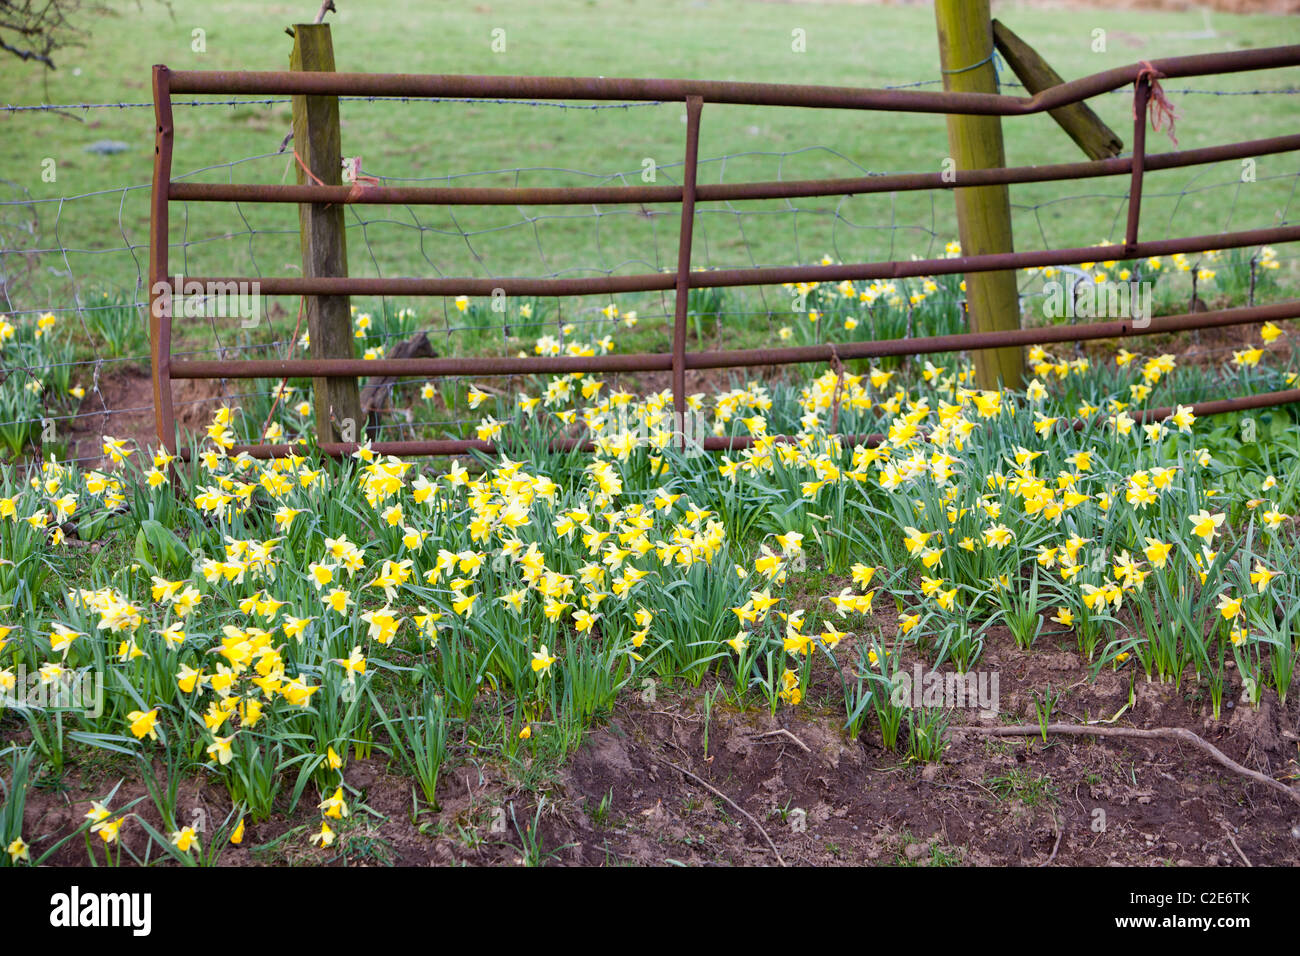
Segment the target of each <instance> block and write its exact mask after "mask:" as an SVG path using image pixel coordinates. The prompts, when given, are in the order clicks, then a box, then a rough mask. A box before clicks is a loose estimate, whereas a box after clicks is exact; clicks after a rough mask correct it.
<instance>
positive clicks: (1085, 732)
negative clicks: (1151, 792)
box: [948, 724, 1300, 803]
mask: <svg viewBox="0 0 1300 956" xmlns="http://www.w3.org/2000/svg"><path fill="white" fill-rule="evenodd" d="M948 729H949V730H952V731H963V732H965V733H968V734H983V735H984V736H986V737H1039V736H1042V735H1043V734H1044V733H1048V734H1061V735H1063V736H1071V737H1126V738H1129V739H1135V740H1181V741H1183V742H1184V743H1189V744H1191V745H1192V746H1194V747H1198V748H1200V749H1201V750H1203V751H1205V753H1207V754H1209V755H1210V756H1211V757H1212V758H1214V761H1215V762H1216V763H1218V764H1221V765H1222V766H1224V767H1227V768H1228V769H1229V770H1231V771H1233V772H1234V773H1239V774H1241V775H1242V776H1243V777H1246V778H1248V779H1250V780H1253V781H1255V782H1256V783H1259V784H1263V785H1264V786H1266V787H1268V788H1270V789H1272V790H1277V791H1278V792H1280V793H1284V794H1286V795H1287V796H1288V797H1290V798H1291V799H1292V800H1294V801H1295V802H1296V803H1300V790H1297V789H1295V788H1294V787H1288V786H1287V785H1286V784H1284V783H1282V782H1281V781H1279V780H1274V779H1273V778H1272V777H1269V776H1267V775H1265V774H1262V773H1260V772H1259V771H1258V770H1251V769H1250V768H1249V767H1243V766H1242V765H1241V764H1239V763H1237V761H1235V760H1233V759H1232V758H1231V757H1229V756H1228V755H1227V754H1225V753H1224V752H1223V751H1222V750H1220V749H1219V748H1218V747H1216V746H1214V744H1212V743H1210V742H1209V741H1208V740H1205V739H1204V738H1202V737H1200V736H1198V735H1197V734H1194V733H1192V732H1191V731H1190V730H1187V729H1186V728H1183V727H1153V728H1151V729H1150V730H1142V729H1139V728H1137V727H1101V726H1097V725H1095V724H1087V725H1084V724H1047V725H1046V726H1039V725H1038V724H1016V725H1012V726H1007V727H978V726H964V727H961V726H953V727H949V728H948Z"/></svg>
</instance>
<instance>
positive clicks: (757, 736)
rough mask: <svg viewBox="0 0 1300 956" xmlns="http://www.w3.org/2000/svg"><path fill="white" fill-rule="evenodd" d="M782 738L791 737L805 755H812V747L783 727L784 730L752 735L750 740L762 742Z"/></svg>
mask: <svg viewBox="0 0 1300 956" xmlns="http://www.w3.org/2000/svg"><path fill="white" fill-rule="evenodd" d="M782 736H784V737H789V738H790V739H791V740H793V741H794V742H795V743H796V744H798V745H799V748H800V749H801V750H802V751H803V752H804V753H806V754H810V753H812V748H811V747H809V746H808V745H807V744H806V743H804V742H803V741H802V740H800V739H799V738H798V737H796V736H795V735H794V734H792V733H790V731H788V730H786V729H785V728H784V727H782V728H781V729H779V730H769V731H767V732H766V733H762V734H751V735H750V739H751V740H762V739H763V738H764V737H782Z"/></svg>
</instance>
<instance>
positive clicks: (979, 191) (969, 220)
mask: <svg viewBox="0 0 1300 956" xmlns="http://www.w3.org/2000/svg"><path fill="white" fill-rule="evenodd" d="M934 10H935V18H936V21H937V23H938V27H939V62H940V65H941V67H942V69H943V85H944V89H945V90H953V91H958V92H969V93H996V92H997V71H996V68H995V67H994V65H993V28H992V25H991V23H990V20H989V0H936V2H935V5H934ZM948 148H949V150H950V152H951V158H952V159H953V160H954V161H955V162H956V168H957V169H958V170H969V169H996V168H998V167H1002V166H1005V165H1006V152H1005V150H1004V149H1003V145H1002V120H1001V118H1000V117H997V116H961V115H956V114H949V115H948ZM955 195H956V199H957V230H958V235H959V237H960V239H961V251H962V254H963V255H984V254H987V253H995V252H1012V251H1014V250H1013V248H1012V238H1011V199H1010V193H1009V192H1008V191H1007V187H1006V186H968V187H965V188H962V189H957V190H955ZM966 302H967V308H968V310H969V313H970V324H971V330H972V331H977V332H991V331H995V330H997V331H1004V330H1008V329H1018V328H1020V295H1019V292H1018V291H1017V289H1016V274H1015V272H1014V271H1006V272H980V273H970V274H968V275H967V276H966ZM975 379H976V382H977V383H978V384H979V386H980V387H981V388H986V389H993V388H997V387H998V386H999V385H1002V386H1005V387H1008V388H1019V387H1020V386H1021V384H1022V382H1023V379H1024V356H1023V355H1022V353H1021V350H1020V349H1018V348H1003V349H984V350H981V351H978V352H976V353H975Z"/></svg>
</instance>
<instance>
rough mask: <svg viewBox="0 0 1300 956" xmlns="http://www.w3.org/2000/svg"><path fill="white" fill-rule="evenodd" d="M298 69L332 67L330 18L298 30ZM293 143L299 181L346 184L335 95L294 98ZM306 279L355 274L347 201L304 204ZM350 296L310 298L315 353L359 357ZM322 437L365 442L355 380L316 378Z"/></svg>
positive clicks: (293, 59) (294, 61)
mask: <svg viewBox="0 0 1300 956" xmlns="http://www.w3.org/2000/svg"><path fill="white" fill-rule="evenodd" d="M289 68H290V69H291V70H312V71H323V72H333V70H334V46H333V43H332V42H331V40H330V28H329V25H328V24H325V23H299V24H296V25H295V26H294V28H293V53H292V55H291V56H290V58H289ZM293 143H294V151H295V155H296V156H297V160H298V161H297V162H296V163H295V165H296V166H297V168H298V183H299V184H300V185H304V184H313V183H314V184H317V185H326V186H339V185H342V183H343V170H342V164H343V152H342V149H343V147H342V134H341V132H340V129H339V101H338V97H336V96H295V97H293ZM298 226H299V231H300V234H301V241H302V272H303V275H305V276H346V275H347V274H348V245H347V234H346V233H345V231H344V228H343V206H342V204H327V203H303V204H301V205H299V207H298ZM348 306H349V302H348V297H347V296H346V295H315V296H308V297H307V332H308V334H309V335H310V336H311V354H312V357H314V358H349V359H350V358H355V357H356V356H355V355H354V351H353V339H352V314H351V309H350V308H349V307H348ZM312 392H313V402H314V404H315V408H316V435H317V440H318V441H320V442H339V441H344V442H352V441H361V440H362V439H361V433H362V430H363V428H364V419H363V418H362V414H361V395H360V392H359V390H358V388H357V380H356V379H355V378H316V379H313V380H312Z"/></svg>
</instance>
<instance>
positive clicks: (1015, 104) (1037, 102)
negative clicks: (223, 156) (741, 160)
mask: <svg viewBox="0 0 1300 956" xmlns="http://www.w3.org/2000/svg"><path fill="white" fill-rule="evenodd" d="M1293 66H1300V45H1293V46H1283V47H1271V48H1267V49H1260V50H1246V51H1235V52H1227V53H1213V54H1202V55H1196V56H1185V57H1172V58H1167V59H1162V60H1155V61H1152V62H1149V63H1143V64H1133V65H1131V66H1125V67H1117V68H1115V69H1112V70H1107V71H1105V72H1102V73H1097V74H1094V75H1092V76H1088V77H1083V78H1080V79H1077V80H1073V81H1070V82H1067V83H1062V84H1060V85H1058V86H1054V87H1051V88H1050V89H1047V90H1044V91H1042V92H1040V93H1038V94H1036V95H1033V96H1024V97H1020V96H1008V95H1003V94H984V93H957V92H941V91H921V90H880V89H865V88H854V87H829V86H804V85H791V84H768V83H739V82H708V81H699V80H664V79H623V78H614V77H586V78H583V77H527V76H500V77H498V76H458V75H426V74H370V73H326V72H291V71H273V72H243V71H173V70H170V69H169V68H168V67H166V66H162V65H159V66H155V67H154V69H153V93H154V107H155V115H156V118H157V130H156V144H155V150H154V153H155V155H154V175H153V195H152V215H151V229H150V256H149V281H150V348H151V356H152V364H153V389H154V407H155V417H156V423H157V431H158V439H159V442H160V443H161V444H162V445H163V446H164V447H165V448H167V449H168V450H169V451H172V452H181V451H183V450H182V449H179V448H178V444H177V434H176V420H175V415H174V411H173V407H172V391H171V383H172V380H174V379H186V378H190V379H203V378H207V379H212V378H289V377H316V378H328V377H344V378H352V377H358V378H359V377H362V376H369V375H381V376H428V377H432V376H446V375H513V374H536V373H543V374H545V373H563V372H587V373H609V372H646V371H667V372H669V373H671V380H672V392H673V406H674V411H675V413H676V416H677V419H676V420H677V429H678V430H679V432H680V431H681V429H682V425H683V415H684V410H685V401H686V396H685V376H686V372H687V371H688V370H692V369H707V368H734V367H744V366H770V365H783V364H793V363H806V362H830V361H832V360H848V359H856V358H877V357H883V356H901V355H920V354H930V353H937V352H952V351H962V350H978V349H988V348H997V347H1007V346H1026V345H1044V344H1049V343H1053V342H1065V341H1084V340H1088V339H1099V338H1117V337H1123V336H1130V335H1151V334H1160V333H1170V332H1182V331H1189V330H1193V329H1202V328H1212V327H1223V326H1231V325H1245V324H1251V323H1260V322H1265V321H1274V320H1284V319H1293V318H1297V317H1300V299H1290V300H1287V301H1284V302H1279V303H1274V304H1271V305H1266V306H1254V307H1243V308H1233V309H1222V310H1216V311H1211V312H1199V313H1191V314H1184V315H1175V316H1165V317H1162V318H1160V319H1153V320H1151V321H1150V322H1149V324H1147V325H1146V326H1138V325H1136V324H1135V323H1134V322H1133V321H1131V320H1119V321H1113V322H1098V323H1092V324H1089V325H1071V326H1049V327H1045V328H1037V329H1021V330H1013V331H1000V332H984V333H965V334H958V335H947V336H929V337H918V338H907V339H894V340H877V341H869V342H853V343H844V344H837V345H830V344H824V345H809V346H795V347H780V348H759V349H731V350H721V351H695V352H692V351H688V350H687V348H686V342H687V334H686V333H687V318H688V296H689V293H690V290H691V289H696V288H712V287H733V286H761V285H775V284H780V283H797V282H840V281H843V280H852V281H856V280H871V279H901V278H910V277H917V276H933V275H944V274H955V273H969V272H989V271H999V270H1006V269H1019V268H1028V267H1047V266H1062V265H1074V264H1078V263H1081V262H1089V261H1103V260H1109V259H1132V258H1144V257H1149V256H1165V255H1173V254H1176V253H1193V252H1200V251H1203V250H1205V249H1209V248H1213V249H1227V248H1240V247H1246V246H1258V245H1268V244H1275V243H1285V242H1294V241H1296V240H1300V226H1295V225H1293V226H1287V225H1282V226H1274V227H1271V228H1264V229H1253V230H1246V231H1237V232H1230V233H1219V234H1211V235H1200V236H1187V237H1180V238H1164V239H1153V240H1145V241H1143V240H1141V239H1139V236H1138V230H1139V222H1140V212H1141V195H1142V184H1143V178H1144V176H1145V174H1146V173H1147V172H1148V171H1156V170H1165V169H1176V168H1181V167H1187V166H1196V165H1202V164H1206V163H1213V162H1220V161H1224V160H1239V159H1246V158H1251V157H1258V156H1262V155H1269V154H1276V153H1283V152H1291V151H1295V150H1300V135H1284V136H1276V137H1271V138H1266V139H1255V140H1248V141H1242V142H1236V143H1229V144H1225V145H1220V146H1212V147H1205V148H1200V149H1192V150H1183V151H1176V152H1168V153H1155V154H1149V153H1147V151H1146V121H1147V117H1146V104H1147V102H1148V98H1149V96H1150V93H1151V85H1150V84H1151V82H1152V81H1153V78H1154V77H1160V78H1175V77H1191V76H1209V75H1216V74H1224V73H1234V72H1241V71H1247V70H1262V69H1275V68H1280V67H1293ZM1130 84H1131V85H1132V86H1133V88H1134V123H1133V151H1132V154H1131V155H1130V156H1127V157H1116V158H1113V159H1105V160H1095V161H1087V162H1076V163H1060V164H1051V165H1042V166H1020V167H1010V168H999V169H977V170H958V171H956V172H955V173H908V174H899V175H881V176H866V177H854V178H836V179H821V180H793V181H773V182H749V183H734V184H697V182H696V167H697V162H698V154H699V136H700V121H701V115H702V112H703V107H704V105H705V104H706V103H713V104H737V105H747V106H762V107H777V106H782V107H807V108H822V109H846V110H878V111H896V112H921V113H957V114H976V115H997V116H1025V115H1031V114H1035V113H1041V112H1045V111H1048V110H1052V109H1056V108H1058V107H1061V106H1065V105H1069V104H1071V103H1077V102H1081V101H1083V100H1086V99H1088V98H1090V97H1092V96H1096V95H1098V94H1102V93H1108V92H1111V91H1113V90H1116V89H1120V88H1122V87H1124V86H1127V85H1130ZM177 93H185V94H224V95H277V94H281V95H283V94H292V95H318V96H342V95H362V96H372V97H457V98H496V99H531V98H548V99H558V100H584V101H609V100H620V101H640V102H680V103H683V104H684V105H685V107H686V116H687V124H686V147H685V165H684V176H683V182H682V184H681V185H680V186H674V185H635V186H612V187H543V188H528V187H499V188H458V187H433V186H418V187H417V186H406V187H389V186H381V185H368V184H364V183H358V184H355V185H350V186H349V185H343V186H327V185H259V184H238V183H234V184H217V183H211V184H210V183H188V182H173V181H172V179H171V175H172V147H173V139H174V135H175V131H174V126H173V120H172V109H171V97H172V95H173V94H177ZM1123 175H1127V176H1129V177H1130V183H1131V184H1130V188H1129V206H1128V218H1127V223H1126V228H1125V235H1124V242H1123V243H1118V244H1112V245H1107V246H1089V247H1080V248H1059V249H1048V250H1042V251H1034V252H1010V253H998V254H990V255H969V256H958V257H953V258H944V259H920V260H911V261H906V262H904V261H890V262H874V263H872V262H869V263H859V264H843V265H827V266H788V267H754V268H744V269H719V270H707V271H692V270H691V267H690V263H691V248H692V244H691V240H692V226H693V222H694V210H695V204H696V203H697V202H710V201H719V200H726V201H741V200H757V199H795V198H805V197H813V196H849V195H860V194H868V193H882V192H895V191H910V190H927V189H958V188H962V187H965V186H983V185H1001V184H1008V185H1010V184H1020V183H1034V182H1053V181H1065V180H1071V179H1081V178H1091V177H1099V176H1123ZM172 201H184V202H268V203H341V204H423V205H505V204H508V205H587V204H624V203H645V204H651V203H678V204H680V205H681V210H682V212H681V225H680V227H679V240H678V257H677V268H676V270H675V272H672V273H648V274H641V275H608V276H601V277H590V278H525V277H504V276H503V277H497V278H491V279H474V278H455V277H447V278H420V277H401V278H363V277H343V276H316V277H291V276H275V277H258V278H253V277H240V276H235V277H229V276H227V277H204V276H184V275H177V276H175V277H172V276H171V275H170V269H169V262H168V210H169V204H170V203H171V202H172ZM240 282H256V283H257V284H258V286H259V288H260V292H261V293H262V294H265V295H296V296H314V295H419V296H460V295H466V296H489V295H492V294H494V292H496V291H497V290H501V291H503V292H504V293H505V294H506V295H514V296H518V295H533V296H554V297H560V296H570V295H590V294H611V293H625V292H654V291H669V290H671V291H673V292H674V293H675V297H676V304H675V311H674V325H673V336H672V351H671V352H668V353H638V354H627V355H602V356H588V357H578V356H563V357H541V358H507V357H497V358H493V357H482V358H411V359H383V358H381V359H369V360H361V359H347V358H332V359H331V358H314V359H313V358H305V359H279V360H277V359H262V360H239V361H224V360H221V361H203V360H188V359H173V357H172V355H171V337H172V296H173V295H178V294H179V295H183V294H184V287H185V285H186V284H194V283H197V284H199V285H200V286H204V287H210V285H211V284H215V283H221V284H226V283H240ZM227 287H228V286H227ZM498 294H499V293H498ZM1294 401H1300V390H1288V391H1279V392H1268V393H1263V394H1260V395H1254V396H1247V397H1245V398H1239V399H1223V400H1218V401H1211V402H1205V403H1201V404H1200V405H1197V406H1194V408H1195V409H1196V412H1197V414H1202V415H1205V414H1216V413H1221V412H1226V411H1233V410H1237V409H1245V408H1259V407H1265V406H1268V405H1277V404H1284V403H1288V402H1294ZM1162 412H1163V413H1165V414H1167V413H1168V410H1165V409H1154V410H1149V411H1147V412H1146V413H1144V418H1146V419H1148V420H1149V419H1151V418H1153V417H1159V416H1160V413H1162ZM855 437H856V436H855ZM751 442H752V438H747V437H742V436H737V437H720V438H719V437H714V438H708V439H706V440H705V442H704V447H705V448H706V449H723V448H734V447H743V446H745V445H748V444H750V443H751ZM563 444H566V445H567V446H568V447H580V448H586V449H590V447H591V443H590V442H589V441H586V440H584V439H572V440H570V441H568V442H563ZM297 447H298V446H290V445H274V444H261V445H252V446H241V448H240V450H242V451H246V452H248V453H249V454H250V455H252V456H254V457H272V456H276V455H284V454H289V453H291V452H292V451H294V450H295V449H296V448H297ZM320 447H321V450H322V451H323V452H325V453H327V454H332V455H343V454H347V453H349V452H351V451H352V450H354V449H355V447H356V445H355V443H322V444H321V446H320ZM373 447H374V449H375V450H376V451H378V452H380V453H390V454H411V455H441V454H463V453H465V452H467V451H469V450H472V449H478V450H483V451H492V450H493V446H492V444H491V443H489V442H483V441H475V440H468V439H444V440H426V441H396V442H376V443H375V444H374V445H373Z"/></svg>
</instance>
